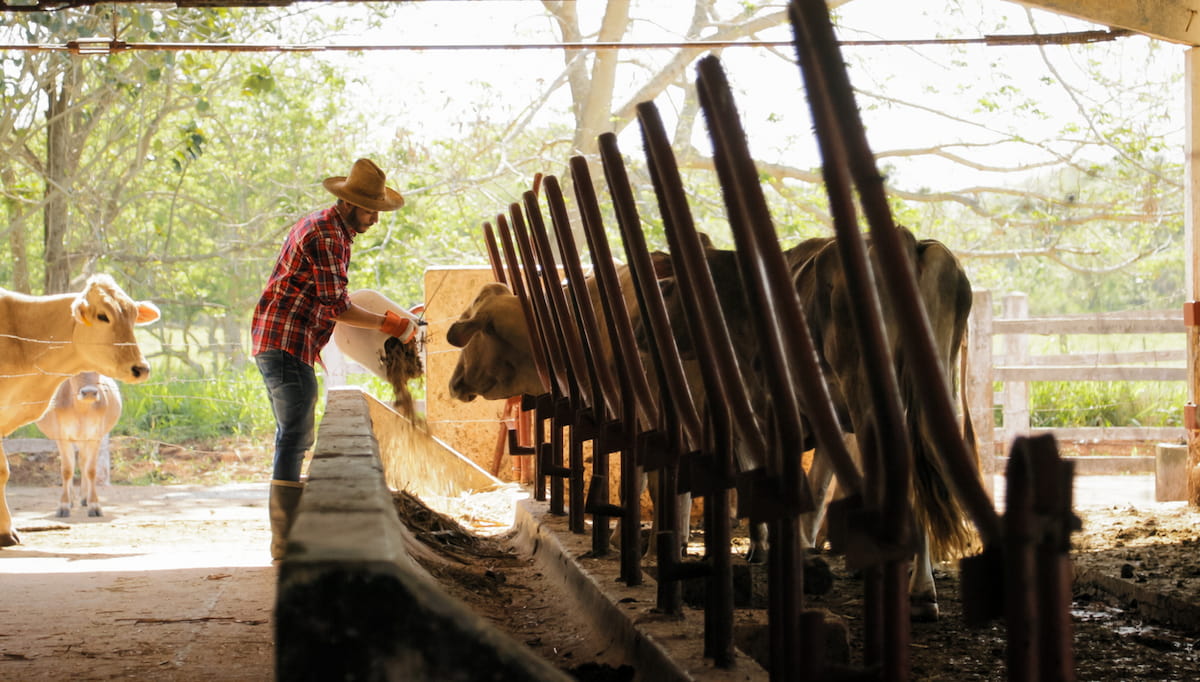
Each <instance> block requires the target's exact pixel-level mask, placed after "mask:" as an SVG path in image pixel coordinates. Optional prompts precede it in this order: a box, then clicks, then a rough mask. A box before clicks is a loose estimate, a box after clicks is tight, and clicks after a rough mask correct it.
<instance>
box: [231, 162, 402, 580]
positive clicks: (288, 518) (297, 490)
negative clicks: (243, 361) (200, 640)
mask: <svg viewBox="0 0 1200 682" xmlns="http://www.w3.org/2000/svg"><path fill="white" fill-rule="evenodd" d="M386 180H387V178H386V176H385V175H384V173H383V171H382V170H380V169H379V166H377V165H375V163H374V162H372V161H371V160H370V159H359V160H357V161H355V162H354V166H353V167H352V168H351V169H350V175H349V176H345V177H343V176H338V177H332V178H327V179H326V180H325V181H324V186H325V189H327V190H329V192H330V193H331V194H333V196H335V197H337V203H335V204H334V205H333V206H330V207H329V208H324V209H321V210H319V211H315V212H313V213H310V214H308V215H306V216H304V217H303V218H301V219H300V221H299V222H297V223H296V224H295V225H293V226H292V228H291V230H290V231H289V232H288V235H287V238H286V239H285V240H284V242H283V248H282V250H281V251H280V253H279V258H278V260H277V261H276V262H275V268H274V270H273V271H272V272H271V277H270V279H268V280H267V286H266V288H265V289H264V290H263V293H262V297H261V298H259V301H258V305H257V306H255V308H254V319H253V322H252V324H251V336H252V338H253V342H254V348H253V354H254V360H255V362H256V363H257V364H258V369H259V371H260V372H261V373H262V376H263V381H264V382H265V383H266V386H267V394H268V396H269V397H270V399H271V410H272V411H273V412H274V414H275V463H274V471H273V472H272V477H271V478H272V480H271V494H270V500H269V513H270V518H271V558H273V559H281V558H283V553H284V547H285V545H286V541H287V534H288V531H289V530H290V529H291V526H292V520H293V518H294V517H295V513H296V506H297V505H298V504H299V502H300V494H301V492H303V485H304V484H303V483H301V482H300V467H301V464H302V463H303V461H304V453H305V451H307V450H308V449H309V448H310V447H312V444H313V440H314V436H313V433H314V427H315V419H316V415H315V413H316V405H317V375H316V370H315V369H314V365H315V364H316V363H317V362H320V360H321V358H320V353H321V349H322V348H324V347H325V344H327V343H328V342H329V338H330V336H331V334H332V333H333V326H334V323H335V322H340V323H342V324H345V325H350V326H353V327H366V328H370V329H378V330H380V331H382V332H384V333H385V334H389V335H391V336H394V337H396V338H398V339H400V340H401V341H402V342H405V343H407V342H409V341H411V340H412V338H413V336H414V335H415V334H416V331H417V325H418V320H417V318H416V317H415V316H409V317H405V316H404V315H400V314H397V313H394V312H392V311H388V312H386V313H384V314H383V315H380V314H378V313H373V312H371V311H369V310H366V309H364V308H361V307H359V306H357V305H354V304H353V303H351V301H350V295H349V292H348V291H347V282H348V277H347V268H348V267H349V264H350V247H351V246H352V245H353V243H354V237H355V236H357V235H360V234H362V233H364V232H366V231H367V230H368V229H370V228H371V226H372V225H374V224H375V223H376V222H378V221H379V213H380V211H394V210H396V209H398V208H400V207H401V206H403V205H404V198H403V197H402V196H400V194H399V193H398V192H396V191H395V190H393V189H392V188H390V187H388V186H387V184H386Z"/></svg>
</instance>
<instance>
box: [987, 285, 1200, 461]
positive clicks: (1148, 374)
mask: <svg viewBox="0 0 1200 682" xmlns="http://www.w3.org/2000/svg"><path fill="white" fill-rule="evenodd" d="M992 300H993V299H992V292H990V291H976V292H974V303H973V305H972V310H971V321H970V325H969V332H968V334H969V337H968V341H967V342H968V350H967V367H966V377H965V381H964V387H965V390H966V394H967V401H968V404H969V407H970V410H971V417H972V418H973V420H974V423H975V430H976V433H977V434H978V435H979V440H980V444H981V446H982V452H981V453H980V455H981V457H982V459H983V465H984V467H985V471H991V472H998V471H1001V470H1002V465H1001V464H1000V463H999V462H998V461H997V458H998V457H1003V456H1004V454H1005V453H1006V452H1007V450H1008V447H1009V446H1010V445H1011V443H1012V441H1013V439H1014V438H1016V437H1017V436H1019V435H1027V434H1036V433H1045V432H1051V433H1053V434H1054V435H1055V437H1056V438H1058V439H1059V440H1060V441H1063V442H1069V441H1098V440H1103V441H1145V442H1158V441H1162V442H1180V441H1182V440H1183V439H1185V438H1186V436H1187V431H1186V430H1185V429H1184V428H1183V427H1182V426H1179V427H1135V426H1120V427H1082V428H1061V429H1059V428H1055V429H1046V428H1036V429H1035V428H1031V427H1030V423H1029V389H1030V386H1029V385H1030V383H1031V382H1034V381H1187V356H1186V351H1185V342H1186V330H1185V327H1184V325H1183V318H1182V314H1181V313H1180V312H1179V311H1178V310H1148V311H1141V310H1137V311H1124V312H1116V313H1104V314H1084V315H1057V316H1051V317H1029V301H1028V298H1027V297H1026V295H1025V294H1021V293H1012V294H1007V295H1005V296H1004V298H1003V299H1002V300H1001V310H1002V313H1001V315H1002V316H1001V317H995V316H994V313H993V310H992ZM1062 334H1099V335H1107V334H1178V335H1179V347H1178V348H1176V349H1169V350H1146V351H1115V352H1113V351H1107V352H1093V353H1072V354H1052V355H1030V354H1029V337H1030V336H1034V335H1044V336H1049V335H1062ZM997 336H1000V337H1002V342H1001V343H1000V344H997V343H996V342H995V337H997ZM997 381H999V382H1002V384H1003V386H1002V388H1001V390H999V391H994V390H993V386H994V385H995V384H994V382H997ZM997 406H999V407H1000V411H1001V414H1002V415H1003V424H1002V425H1001V426H999V427H997V426H996V424H995V417H994V410H995V408H996V407H997ZM1180 409H1182V406H1181V408H1180ZM989 435H990V436H991V438H990V439H989V438H988V436H989ZM989 446H990V447H989ZM1143 466H1144V465H1143ZM1150 466H1151V468H1152V465H1150ZM1081 473H1083V472H1081Z"/></svg>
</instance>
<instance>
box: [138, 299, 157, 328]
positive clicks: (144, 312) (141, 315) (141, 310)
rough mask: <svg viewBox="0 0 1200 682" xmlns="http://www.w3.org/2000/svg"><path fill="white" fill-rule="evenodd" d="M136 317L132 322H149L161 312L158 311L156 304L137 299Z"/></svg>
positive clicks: (139, 323) (155, 318)
mask: <svg viewBox="0 0 1200 682" xmlns="http://www.w3.org/2000/svg"><path fill="white" fill-rule="evenodd" d="M137 313H138V314H137V319H136V320H134V324H138V325H141V324H150V323H151V322H154V321H155V320H157V319H158V318H159V316H160V315H161V313H159V312H158V306H156V305H154V304H153V303H151V302H150V301H138V304H137Z"/></svg>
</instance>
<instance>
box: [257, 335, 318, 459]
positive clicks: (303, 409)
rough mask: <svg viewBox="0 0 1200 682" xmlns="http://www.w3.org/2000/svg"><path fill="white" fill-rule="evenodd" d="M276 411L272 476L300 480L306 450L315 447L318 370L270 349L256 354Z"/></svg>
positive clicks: (292, 356)
mask: <svg viewBox="0 0 1200 682" xmlns="http://www.w3.org/2000/svg"><path fill="white" fill-rule="evenodd" d="M254 362H255V363H256V364H257V365H258V371H259V372H260V373H262V376H263V382H264V383H265V384H266V385H267V396H268V397H270V399H271V411H272V412H274V413H275V469H274V473H273V474H272V478H274V479H275V480H279V481H299V480H300V465H301V464H303V463H304V452H305V451H306V450H308V449H309V448H311V447H312V445H313V441H314V436H313V433H314V428H315V426H316V410H317V373H316V370H314V369H313V368H312V366H311V365H307V364H305V363H304V362H302V361H301V360H300V358H297V357H296V356H294V355H292V354H291V353H287V352H284V351H281V350H268V351H263V352H262V353H259V354H258V355H256V356H254Z"/></svg>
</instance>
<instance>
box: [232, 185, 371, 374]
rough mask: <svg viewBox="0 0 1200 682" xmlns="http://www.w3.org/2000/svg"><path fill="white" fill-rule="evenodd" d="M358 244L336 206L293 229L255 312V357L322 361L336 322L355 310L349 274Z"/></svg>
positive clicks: (320, 212)
mask: <svg viewBox="0 0 1200 682" xmlns="http://www.w3.org/2000/svg"><path fill="white" fill-rule="evenodd" d="M353 242H354V233H353V232H352V231H351V230H350V228H349V227H347V226H346V224H345V223H343V222H342V218H341V216H339V215H338V212H337V211H336V210H335V209H334V207H332V206H331V207H329V208H326V209H323V210H320V211H315V212H313V213H310V214H308V215H306V216H304V217H303V218H301V219H300V221H299V222H297V223H296V224H295V225H294V226H293V227H292V229H291V231H290V232H288V236H287V239H285V240H284V242H283V249H282V250H281V251H280V253H279V259H278V260H277V261H276V262H275V269H274V271H272V272H271V277H270V279H268V280H267V286H266V289H264V290H263V293H262V297H261V298H259V299H258V305H257V306H255V307H254V319H253V322H252V323H251V329H250V334H251V338H252V339H253V342H254V350H253V354H254V355H258V354H259V353H261V352H263V351H266V350H283V351H287V352H288V353H291V354H292V355H295V356H296V357H298V358H300V359H301V360H302V361H304V362H306V363H308V364H309V365H313V364H316V363H317V362H318V361H319V360H320V355H321V349H322V348H324V347H325V344H326V343H329V337H330V336H331V335H332V334H333V318H335V317H337V316H338V315H341V314H342V313H343V312H345V311H346V309H347V308H349V307H350V294H349V293H348V292H347V290H346V285H347V283H348V282H349V278H348V277H347V275H346V268H347V267H348V266H349V264H350V246H351V244H352V243H353Z"/></svg>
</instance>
